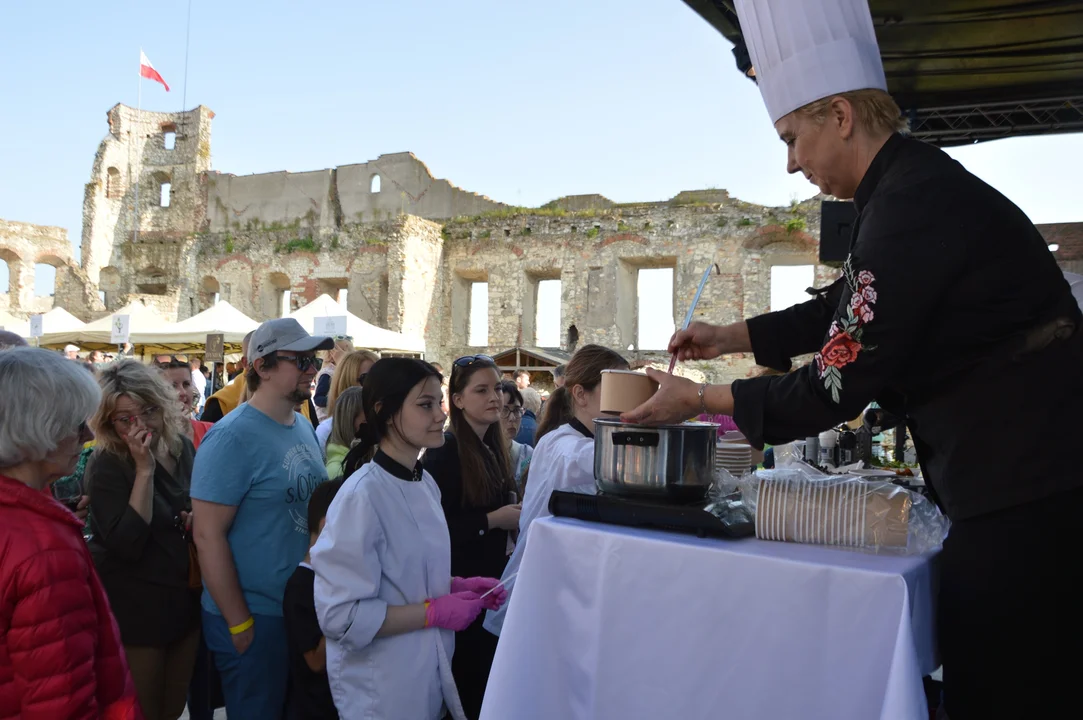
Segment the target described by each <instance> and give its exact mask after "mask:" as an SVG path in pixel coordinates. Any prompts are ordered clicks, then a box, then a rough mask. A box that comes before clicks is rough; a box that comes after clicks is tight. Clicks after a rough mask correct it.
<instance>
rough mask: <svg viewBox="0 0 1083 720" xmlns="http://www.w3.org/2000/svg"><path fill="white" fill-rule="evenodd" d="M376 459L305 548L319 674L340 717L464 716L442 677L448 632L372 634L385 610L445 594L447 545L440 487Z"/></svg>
mask: <svg viewBox="0 0 1083 720" xmlns="http://www.w3.org/2000/svg"><path fill="white" fill-rule="evenodd" d="M419 473H420V477H421V480H420V481H414V480H410V479H404V477H411V476H412V473H411V472H410V471H408V470H406V469H405V468H403V467H402V466H401V465H399V464H398V463H396V462H395V461H393V460H391V459H390V458H388V457H387V456H386V455H384V454H383V453H377V456H376V458H373V461H372V462H369V463H366V464H365V465H363V466H362V467H361V468H360V469H359V470H358V471H357V472H355V473H354V474H353V475H351V476H350V477H349V478H348V479H347V480H346V481H345V483H344V484H343V486H342V488H341V489H340V490H339V492H338V494H337V495H336V496H335V500H334V502H332V503H331V507H330V509H329V510H328V512H327V525H326V527H325V528H324V530H323V532H322V533H320V537H319V540H317V541H316V544H315V545H314V546H313V547H312V552H311V558H312V569H313V571H314V572H315V574H316V579H315V584H314V597H315V604H316V615H317V617H318V619H319V622H320V629H321V630H323V634H324V636H325V637H326V638H327V677H328V680H329V681H330V685H331V695H332V696H333V697H334V700H335V706H336V707H337V708H338V712H339V715H340V716H341V717H343V718H363V717H364V718H370V717H371V718H410V719H411V720H439V718H442V717H443V714H444V709H445V706H446V707H447V708H449V709H450V710H451V713H452V716H453V717H455V718H456V719H457V720H465V716H464V714H463V712H462V704H461V703H460V702H459V695H458V691H457V690H456V689H455V681H454V679H453V678H452V675H451V656H452V654H453V653H454V651H455V633H454V632H452V631H450V630H442V629H439V628H426V629H424V630H416V631H414V632H408V633H404V634H402V635H392V636H388V637H379V638H378V637H376V633H377V631H378V630H379V629H380V626H381V625H382V624H383V622H384V619H385V617H386V615H387V607H388V606H389V605H410V604H413V603H420V602H424V601H425V600H426V599H429V598H435V597H440V596H441V595H446V594H448V593H449V592H450V591H451V539H450V537H449V536H448V529H447V522H446V521H445V519H444V511H443V510H442V509H441V507H440V490H439V489H438V488H437V486H436V483H435V482H434V481H433V479H432V477H431V476H430V475H429V474H428V473H427V472H420V470H419Z"/></svg>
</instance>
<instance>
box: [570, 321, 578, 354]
mask: <svg viewBox="0 0 1083 720" xmlns="http://www.w3.org/2000/svg"><path fill="white" fill-rule="evenodd" d="M578 344H579V328H577V327H576V326H575V325H569V326H568V352H575V347H576V345H578Z"/></svg>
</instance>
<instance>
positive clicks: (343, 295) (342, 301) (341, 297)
mask: <svg viewBox="0 0 1083 720" xmlns="http://www.w3.org/2000/svg"><path fill="white" fill-rule="evenodd" d="M349 295H350V290H349V288H339V289H338V296H337V297H336V298H335V300H337V301H338V304H339V305H341V306H342V307H346V299H347V298H348V297H349Z"/></svg>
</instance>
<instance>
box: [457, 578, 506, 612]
mask: <svg viewBox="0 0 1083 720" xmlns="http://www.w3.org/2000/svg"><path fill="white" fill-rule="evenodd" d="M497 585H500V581H499V580H498V579H496V578H491V577H469V578H461V577H453V578H451V592H459V591H460V590H470V591H472V592H476V593H477V594H478V595H479V596H481V595H485V593H487V592H489V591H490V590H492V589H493V588H494V587H496V586H497ZM507 599H508V591H507V590H505V589H504V586H503V585H500V587H496V590H493V591H492V592H491V593H489V594H488V595H485V597H483V598H481V606H482V607H483V608H485V609H486V610H498V609H499V608H500V606H501V605H503V604H504V603H505V602H506V601H507Z"/></svg>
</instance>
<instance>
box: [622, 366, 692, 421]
mask: <svg viewBox="0 0 1083 720" xmlns="http://www.w3.org/2000/svg"><path fill="white" fill-rule="evenodd" d="M647 376H648V377H650V379H651V380H654V381H655V382H656V383H658V391H657V392H656V393H654V396H653V397H651V399H650V400H648V401H647V402H645V403H643V404H642V405H640V406H639V407H637V408H636V409H635V410H630V411H629V412H626V413H622V414H621V416H620V420H621V422H625V423H631V424H633V425H667V424H674V423H682V422H684V421H685V420H688V419H689V418H693V417H695V416H696V415H699V414H700V400H699V385H697V384H696V383H694V382H692V381H691V380H689V379H687V378H682V377H678V376H676V375H670V374H669V373H666V372H662V371H661V370H655V369H654V368H647Z"/></svg>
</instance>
